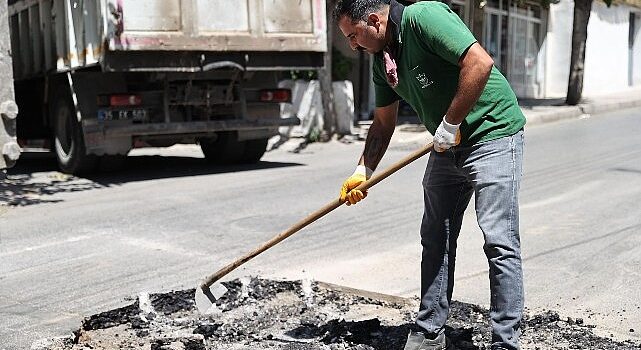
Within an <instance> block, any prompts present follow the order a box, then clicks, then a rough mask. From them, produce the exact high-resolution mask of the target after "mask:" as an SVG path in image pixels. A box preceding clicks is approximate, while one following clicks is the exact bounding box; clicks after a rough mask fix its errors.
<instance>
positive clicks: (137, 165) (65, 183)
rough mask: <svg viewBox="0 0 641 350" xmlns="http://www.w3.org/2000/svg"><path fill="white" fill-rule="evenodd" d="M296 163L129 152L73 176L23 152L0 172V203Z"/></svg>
mask: <svg viewBox="0 0 641 350" xmlns="http://www.w3.org/2000/svg"><path fill="white" fill-rule="evenodd" d="M301 165H303V164H300V163H283V162H264V161H261V162H258V163H256V164H249V165H230V166H219V165H212V164H209V163H207V162H206V161H205V160H204V159H203V158H195V157H179V156H158V155H153V156H147V155H144V156H130V157H127V160H126V164H125V167H124V168H123V169H122V170H119V171H117V172H109V173H96V174H91V175H87V176H85V177H76V176H72V175H67V174H63V173H60V172H59V171H58V165H57V163H56V159H55V157H53V156H52V155H50V154H46V153H34V154H29V153H26V154H23V155H22V156H21V158H20V160H19V161H18V163H17V164H16V166H15V167H13V168H11V169H8V170H7V174H6V176H5V175H3V174H2V173H0V205H2V204H4V205H10V206H27V205H33V204H39V203H55V202H60V201H61V200H60V199H52V198H48V197H49V196H52V195H54V194H56V193H63V192H79V191H88V190H93V189H99V188H106V187H112V186H118V185H121V184H125V183H128V182H135V181H146V180H156V179H166V178H177V177H184V176H198V175H211V174H225V173H232V172H242V171H253V170H264V169H273V168H281V167H291V166H301Z"/></svg>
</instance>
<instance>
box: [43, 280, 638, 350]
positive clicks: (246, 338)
mask: <svg viewBox="0 0 641 350" xmlns="http://www.w3.org/2000/svg"><path fill="white" fill-rule="evenodd" d="M223 284H224V285H225V286H226V287H227V288H228V289H229V291H228V292H227V294H226V295H225V296H223V298H221V299H219V300H218V301H217V304H216V307H217V308H216V311H215V312H214V313H212V314H209V315H201V314H199V313H198V312H197V311H196V309H195V304H194V300H193V293H194V290H193V289H192V290H182V291H175V292H170V293H161V294H151V295H142V294H141V296H140V298H139V300H138V301H136V302H134V303H132V304H130V305H127V306H124V307H122V308H118V309H114V310H109V311H106V312H103V313H100V314H96V315H92V316H90V317H87V318H86V319H85V320H84V322H83V323H82V327H81V328H80V329H78V330H77V331H76V332H75V333H74V335H73V336H71V337H66V338H58V339H55V340H48V341H40V342H38V344H35V345H34V347H33V348H32V349H38V350H70V349H72V350H80V349H151V350H170V349H174V350H175V349H189V350H213V349H229V350H240V349H282V350H295V349H309V350H341V349H354V350H372V349H374V350H393V349H402V348H403V345H404V343H405V339H406V337H407V333H408V331H409V330H410V329H412V328H414V327H415V326H414V322H413V320H414V318H415V316H416V314H415V311H416V310H417V304H418V300H416V299H406V298H399V297H392V296H386V295H380V294H374V293H368V292H364V291H357V290H352V289H348V288H343V287H339V286H334V285H328V284H324V283H317V282H310V281H274V280H265V279H257V278H251V279H250V278H245V279H240V280H233V281H230V282H224V283H223ZM487 320H488V311H487V310H486V309H483V308H481V307H479V306H475V305H472V304H466V303H460V302H453V305H452V310H451V314H450V319H449V321H448V327H447V330H446V333H447V334H448V336H449V337H450V338H451V339H452V341H453V342H454V344H455V346H456V348H457V349H459V350H481V349H489V344H490V341H491V339H490V326H489V324H488V321H487ZM592 328H593V326H590V325H587V324H585V322H583V320H581V319H569V318H561V317H560V316H559V315H558V313H556V312H553V311H548V312H545V313H541V314H535V315H527V316H526V318H525V321H524V327H523V335H522V348H523V349H524V350H528V349H608V350H612V349H614V350H622V349H639V348H641V344H635V343H633V342H631V341H625V342H617V341H614V340H612V339H607V338H603V337H598V336H596V335H595V334H594V333H593V332H592Z"/></svg>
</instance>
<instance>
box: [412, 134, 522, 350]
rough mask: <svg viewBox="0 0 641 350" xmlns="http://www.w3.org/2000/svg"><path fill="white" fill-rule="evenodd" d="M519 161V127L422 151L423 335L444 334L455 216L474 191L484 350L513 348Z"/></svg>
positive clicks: (517, 306)
mask: <svg viewBox="0 0 641 350" xmlns="http://www.w3.org/2000/svg"><path fill="white" fill-rule="evenodd" d="M522 160H523V130H521V131H519V132H517V133H516V134H514V135H512V136H507V137H503V138H500V139H497V140H493V141H488V142H484V143H479V144H475V145H473V146H470V147H453V148H452V149H450V150H447V151H445V152H442V153H438V152H432V153H431V154H430V159H429V161H428V163H427V169H426V170H425V177H424V179H423V190H424V198H425V212H424V215H423V222H422V224H421V244H422V246H423V256H422V261H421V306H420V309H419V312H418V317H417V324H418V325H419V326H420V327H421V328H423V329H424V330H425V332H427V333H428V334H438V333H440V332H442V331H443V330H444V329H445V322H446V321H447V317H448V312H449V307H450V303H451V300H452V291H453V287H454V264H455V260H456V241H457V238H458V236H459V232H460V230H461V223H462V221H463V213H464V212H465V208H466V207H467V205H468V203H469V202H470V198H471V197H472V194H474V196H475V208H476V217H477V221H478V224H479V226H480V228H481V230H482V231H483V235H484V238H485V244H484V245H483V249H484V251H485V255H486V256H487V261H488V265H489V275H490V295H491V297H490V319H491V326H492V330H493V331H492V349H508V350H512V349H519V335H520V333H521V319H522V314H523V299H524V295H523V273H522V267H521V243H520V238H519V200H518V192H519V185H520V182H521V174H522Z"/></svg>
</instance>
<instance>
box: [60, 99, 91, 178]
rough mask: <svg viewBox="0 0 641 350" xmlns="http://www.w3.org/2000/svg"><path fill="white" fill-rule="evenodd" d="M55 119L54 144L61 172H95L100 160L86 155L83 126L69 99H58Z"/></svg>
mask: <svg viewBox="0 0 641 350" xmlns="http://www.w3.org/2000/svg"><path fill="white" fill-rule="evenodd" d="M54 119H55V120H54V139H55V140H54V141H55V142H54V143H55V148H56V157H57V158H58V165H59V167H60V170H62V172H64V173H67V174H82V173H89V172H92V171H94V170H95V169H96V166H97V164H98V159H97V158H96V156H94V155H88V154H86V148H85V142H84V139H83V135H82V126H81V124H80V123H79V122H78V119H77V118H76V113H75V108H74V107H73V105H72V103H71V101H69V99H67V98H63V97H62V98H58V100H57V102H56V105H55V108H54Z"/></svg>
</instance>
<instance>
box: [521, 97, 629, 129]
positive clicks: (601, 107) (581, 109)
mask: <svg viewBox="0 0 641 350" xmlns="http://www.w3.org/2000/svg"><path fill="white" fill-rule="evenodd" d="M634 107H641V98H640V99H635V100H627V101H626V100H624V101H612V102H602V103H589V102H588V103H581V104H579V105H577V106H554V107H538V108H540V109H541V110H538V111H537V107H534V108H527V107H526V108H524V107H521V110H522V111H523V114H524V115H525V119H526V120H527V125H536V124H543V123H549V122H554V121H559V120H565V119H572V118H577V117H580V116H581V115H584V114H598V113H606V112H613V111H617V110H622V109H627V108H634Z"/></svg>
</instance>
